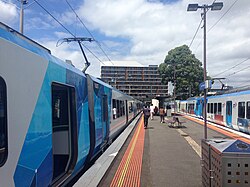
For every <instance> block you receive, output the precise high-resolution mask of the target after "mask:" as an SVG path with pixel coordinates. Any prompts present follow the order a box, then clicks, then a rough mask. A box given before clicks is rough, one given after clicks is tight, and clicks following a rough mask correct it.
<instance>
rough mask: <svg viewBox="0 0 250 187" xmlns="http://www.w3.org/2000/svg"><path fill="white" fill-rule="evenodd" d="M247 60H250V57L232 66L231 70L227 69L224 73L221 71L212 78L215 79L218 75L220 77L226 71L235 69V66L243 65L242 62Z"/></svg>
mask: <svg viewBox="0 0 250 187" xmlns="http://www.w3.org/2000/svg"><path fill="white" fill-rule="evenodd" d="M249 59H250V57H248V58H246V59H244V60H243V61H241V62H240V63H238V64H236V65H234V66H232V67H231V68H228V69H226V70H224V71H222V72H220V73H218V74H216V75H214V76H212V77H217V76H218V75H221V74H223V73H225V72H227V71H230V70H231V69H233V68H235V67H237V66H239V65H241V64H243V63H244V62H246V61H248V60H249Z"/></svg>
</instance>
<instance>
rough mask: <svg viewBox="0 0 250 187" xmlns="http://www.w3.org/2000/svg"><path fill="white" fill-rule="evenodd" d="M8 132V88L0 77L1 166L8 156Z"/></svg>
mask: <svg viewBox="0 0 250 187" xmlns="http://www.w3.org/2000/svg"><path fill="white" fill-rule="evenodd" d="M7 134H8V132H7V89H6V84H5V81H4V80H3V79H2V78H1V77H0V167H2V166H3V165H4V163H5V162H6V160H7V156H8V142H7V141H8V136H7Z"/></svg>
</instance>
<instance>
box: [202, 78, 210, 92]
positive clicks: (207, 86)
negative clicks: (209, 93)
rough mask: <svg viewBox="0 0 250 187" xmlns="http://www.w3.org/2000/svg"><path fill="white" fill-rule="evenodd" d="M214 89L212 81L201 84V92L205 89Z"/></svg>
mask: <svg viewBox="0 0 250 187" xmlns="http://www.w3.org/2000/svg"><path fill="white" fill-rule="evenodd" d="M211 87H212V80H206V82H202V83H200V84H199V90H200V91H203V90H205V89H209V88H211Z"/></svg>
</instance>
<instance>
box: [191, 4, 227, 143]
mask: <svg viewBox="0 0 250 187" xmlns="http://www.w3.org/2000/svg"><path fill="white" fill-rule="evenodd" d="M222 7H223V2H214V3H213V4H212V5H206V4H204V5H201V6H200V5H198V4H189V5H188V8H187V11H197V10H198V9H202V10H203V13H202V14H201V15H202V18H203V23H204V25H203V28H204V37H203V39H204V51H203V53H204V54H203V60H204V63H203V66H204V68H203V70H204V83H205V82H206V81H207V68H206V56H207V55H206V52H207V51H206V13H207V11H208V10H209V9H211V10H212V11H216V10H221V9H222ZM203 111H204V138H205V139H207V88H205V89H204V110H203Z"/></svg>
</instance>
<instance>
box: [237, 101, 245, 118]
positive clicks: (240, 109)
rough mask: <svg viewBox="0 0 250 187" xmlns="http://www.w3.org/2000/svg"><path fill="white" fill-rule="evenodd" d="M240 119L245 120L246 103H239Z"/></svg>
mask: <svg viewBox="0 0 250 187" xmlns="http://www.w3.org/2000/svg"><path fill="white" fill-rule="evenodd" d="M238 117H239V118H245V102H239V103H238Z"/></svg>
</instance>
